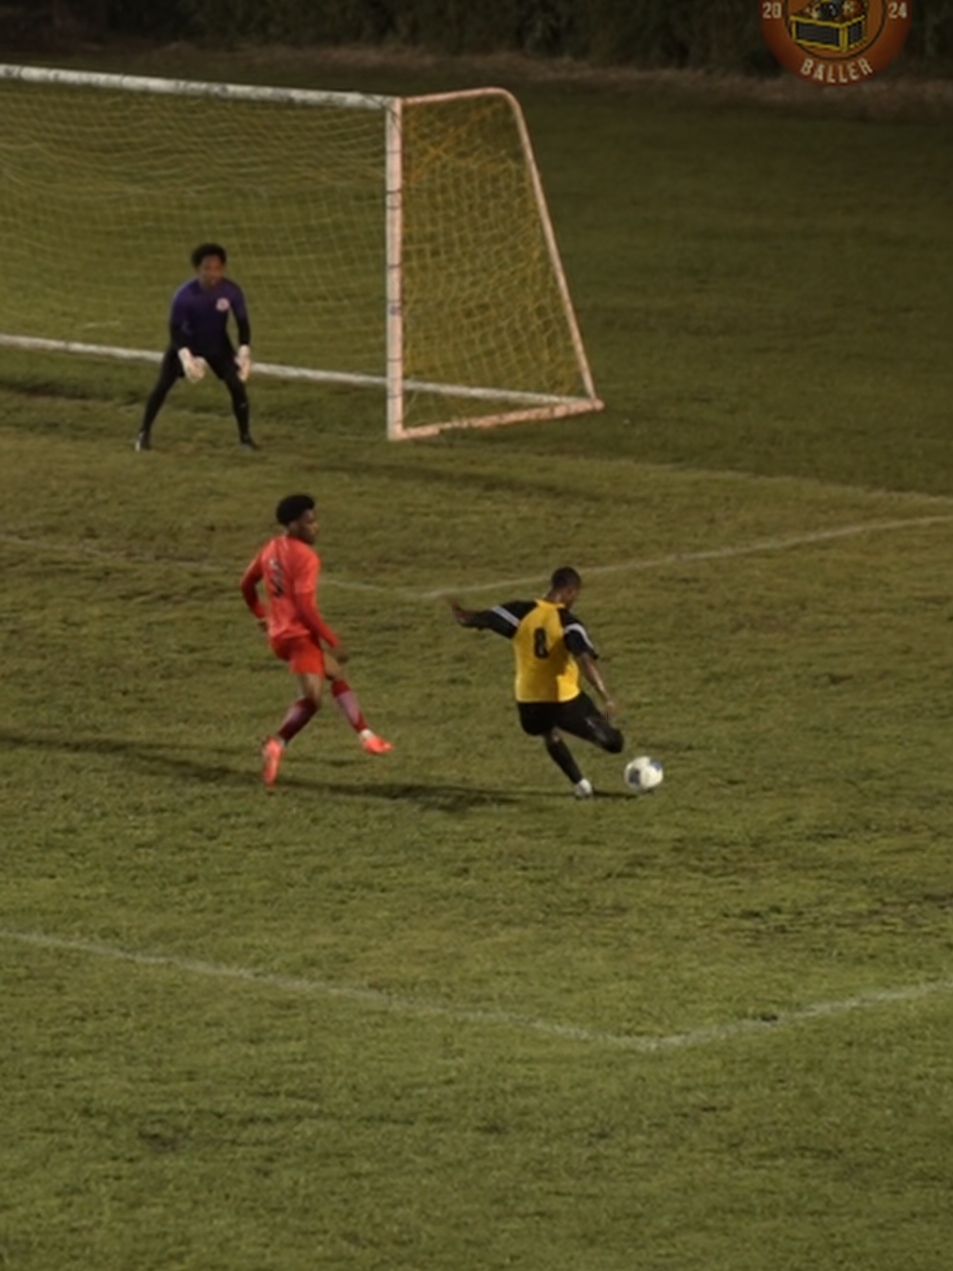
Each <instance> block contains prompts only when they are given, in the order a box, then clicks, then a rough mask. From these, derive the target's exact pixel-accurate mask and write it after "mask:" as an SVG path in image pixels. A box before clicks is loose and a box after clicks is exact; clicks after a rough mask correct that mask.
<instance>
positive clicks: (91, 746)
mask: <svg viewBox="0 0 953 1271" xmlns="http://www.w3.org/2000/svg"><path fill="white" fill-rule="evenodd" d="M2 749H9V750H14V749H17V750H40V751H50V752H59V753H60V754H68V755H86V756H91V755H99V756H105V757H109V758H113V757H114V758H116V759H118V760H120V761H121V762H122V763H123V764H125V765H128V766H130V767H134V768H136V769H137V770H138V771H140V772H143V773H146V774H149V775H156V774H158V775H163V774H164V775H167V776H168V775H174V776H178V777H181V778H183V779H184V780H187V781H191V782H193V783H196V784H208V785H226V786H232V787H234V788H236V789H245V790H249V789H256V788H257V789H260V788H261V779H260V776H259V773H258V766H257V762H251V763H249V764H248V765H247V766H246V765H244V764H243V766H242V767H241V768H235V767H234V766H233V765H231V764H229V763H225V762H220V763H210V762H208V760H207V759H206V760H205V761H201V760H198V759H191V758H188V757H185V756H183V755H182V754H181V753H179V754H169V753H168V751H169V747H168V745H167V744H165V743H162V742H149V741H141V740H132V739H130V738H118V737H90V738H81V737H55V736H49V735H41V734H38V733H29V732H15V731H13V730H12V729H0V750H2ZM196 749H198V747H196ZM180 750H181V748H180ZM202 753H203V754H204V755H206V756H208V755H209V747H207V746H205V747H202ZM217 753H219V754H222V753H228V752H223V751H219V752H217ZM350 762H351V761H349V760H343V761H342V760H340V759H329V760H327V761H326V763H327V766H328V767H345V766H349V765H350ZM390 762H392V761H391V760H387V759H385V760H380V759H367V760H366V763H367V764H369V765H370V764H374V765H375V767H376V766H378V765H381V764H382V763H390ZM282 790H288V791H297V792H299V793H300V792H304V791H309V790H310V791H314V792H316V793H319V794H324V795H327V794H332V795H340V796H343V797H345V798H358V799H380V800H383V801H385V802H388V803H392V802H404V801H407V802H412V803H416V804H418V805H419V806H420V807H424V808H432V809H435V810H437V811H442V812H460V811H466V810H467V809H469V808H476V807H487V806H499V805H501V804H519V803H525V801H526V798H527V797H529V798H534V797H541V796H540V795H539V793H538V792H532V793H520V794H517V793H515V792H513V791H510V792H507V791H505V790H500V789H499V788H493V789H487V788H485V787H479V786H465V785H460V784H459V783H452V782H430V781H428V782H422V781H383V782H381V781H361V780H358V781H353V782H345V781H340V780H337V781H335V780H310V779H308V778H307V777H303V776H301V775H298V774H288V775H287V776H284V775H282V779H281V780H280V781H279V784H278V786H277V787H276V789H275V792H274V793H275V795H280V793H281V791H282ZM546 797H550V796H546Z"/></svg>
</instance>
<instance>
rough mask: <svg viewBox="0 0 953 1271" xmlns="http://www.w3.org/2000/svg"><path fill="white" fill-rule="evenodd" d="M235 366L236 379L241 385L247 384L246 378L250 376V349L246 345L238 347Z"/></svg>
mask: <svg viewBox="0 0 953 1271" xmlns="http://www.w3.org/2000/svg"><path fill="white" fill-rule="evenodd" d="M235 365H236V366H237V367H238V378H239V379H240V380H241V382H242V383H243V384H245V383H247V381H248V377H249V375H251V349H250V348H249V347H248V345H247V344H242V345H241V346H240V347H239V350H238V355H237V357H236V358H235Z"/></svg>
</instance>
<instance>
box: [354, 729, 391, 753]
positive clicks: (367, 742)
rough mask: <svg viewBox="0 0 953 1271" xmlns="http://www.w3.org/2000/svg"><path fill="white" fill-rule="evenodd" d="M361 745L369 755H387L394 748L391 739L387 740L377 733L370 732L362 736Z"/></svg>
mask: <svg viewBox="0 0 953 1271" xmlns="http://www.w3.org/2000/svg"><path fill="white" fill-rule="evenodd" d="M361 745H362V746H363V747H364V749H365V750H366V751H367V753H368V754H369V755H386V754H387V753H388V751H390V750H393V749H394V748H393V746H392V745H391V744H390V742H389V741H385V740H384V738H383V737H378V736H377V734H376V733H368V734H367V735H366V736H365V737H362V738H361Z"/></svg>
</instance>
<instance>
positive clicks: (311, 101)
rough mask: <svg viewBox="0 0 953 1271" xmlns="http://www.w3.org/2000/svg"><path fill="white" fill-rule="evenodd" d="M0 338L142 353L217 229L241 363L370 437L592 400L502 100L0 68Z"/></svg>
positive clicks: (571, 408) (42, 346) (158, 339)
mask: <svg viewBox="0 0 953 1271" xmlns="http://www.w3.org/2000/svg"><path fill="white" fill-rule="evenodd" d="M0 118H2V119H3V127H2V128H0V280H2V285H0V345H6V346H11V347H14V348H20V349H24V350H35V351H40V352H63V353H72V354H76V355H79V356H84V357H98V358H117V359H125V360H141V361H153V362H157V361H158V360H159V358H160V356H161V352H160V350H161V348H162V347H164V343H165V340H166V338H167V325H166V320H167V314H168V307H169V301H170V298H171V294H172V292H173V290H174V289H175V287H176V286H177V285H178V284H179V283H180V282H181V281H182V279H183V277H184V276H185V274H186V272H187V268H188V266H187V263H186V262H187V259H188V256H189V253H190V251H191V249H192V247H193V246H194V245H195V244H196V243H198V242H202V241H208V240H215V241H219V242H223V243H224V244H225V245H226V247H227V248H228V251H229V267H230V271H231V272H232V274H233V276H234V278H235V279H236V281H238V282H239V283H240V284H241V285H242V287H243V289H244V290H245V292H246V295H247V298H248V304H249V311H250V315H251V320H252V334H253V348H254V355H255V372H256V374H261V375H273V376H278V377H283V378H286V379H297V380H305V381H314V382H319V383H320V382H323V383H330V384H344V385H353V386H357V387H361V388H366V389H368V390H374V391H376V392H378V393H383V395H384V399H385V401H386V425H387V436H388V437H390V438H391V439H393V440H399V439H403V438H408V437H419V436H427V435H431V434H433V433H436V432H439V431H441V430H442V429H444V428H450V427H492V426H495V425H498V424H505V423H510V422H516V421H519V420H532V419H552V418H557V417H560V416H565V415H571V414H580V413H583V412H587V411H594V410H599V409H600V408H601V406H602V402H601V401H600V400H599V398H598V396H597V394H596V391H595V388H594V385H593V380H592V375H591V372H590V369H589V364H588V361H587V358H586V352H585V348H584V345H583V340H582V336H581V334H580V329H579V325H578V322H577V320H576V316H575V312H574V309H573V305H572V300H571V298H570V292H569V287H568V284H567V280H566V275H565V272H564V269H563V266H562V262H561V260H560V255H559V250H558V246H557V242H556V237H555V233H554V230H553V225H552V221H551V219H550V216H549V212H548V209H547V205H546V199H545V196H544V192H543V187H542V182H541V180H540V175H539V171H538V168H537V165H536V161H535V158H534V155H533V149H532V145H531V141H530V137H529V133H528V130H527V127H526V123H525V120H524V117H523V114H522V111H521V109H520V106H519V103H518V102H517V101H516V99H515V98H514V97H513V96H512V95H511V94H510V93H508V92H506V91H505V90H503V89H496V88H488V89H472V90H466V91H462V92H452V93H439V94H431V95H425V96H416V97H390V96H378V95H372V94H365V93H337V92H318V91H314V90H305V89H285V88H262V87H256V86H252V85H242V84H219V83H200V82H193V81H186V80H171V79H156V78H146V77H138V76H127V75H109V74H98V73H94V72H84V71H71V70H60V69H53V68H44V67H29V66H11V65H0Z"/></svg>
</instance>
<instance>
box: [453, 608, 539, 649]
mask: <svg viewBox="0 0 953 1271" xmlns="http://www.w3.org/2000/svg"><path fill="white" fill-rule="evenodd" d="M535 608H536V603H535V601H533V600H508V601H507V602H506V604H505V605H494V606H493V608H492V609H481V610H479V612H477V613H474V614H471V615H470V617H469V618H468V619H467V621H466V623H465V625H466V626H468V627H475V628H476V629H477V630H478V631H495V632H496V634H497V635H501V636H506V638H507V640H512V638H513V636H515V635H516V630H517V628H518V627H519V625H520V623H521V622H522V620H523V619H524V618H525V617H526V615H527V614H528V613H529V612H530V611H531V610H532V609H535Z"/></svg>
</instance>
